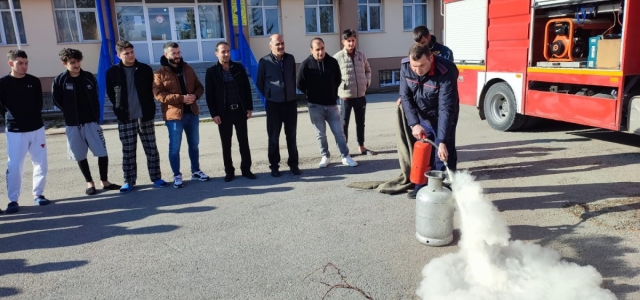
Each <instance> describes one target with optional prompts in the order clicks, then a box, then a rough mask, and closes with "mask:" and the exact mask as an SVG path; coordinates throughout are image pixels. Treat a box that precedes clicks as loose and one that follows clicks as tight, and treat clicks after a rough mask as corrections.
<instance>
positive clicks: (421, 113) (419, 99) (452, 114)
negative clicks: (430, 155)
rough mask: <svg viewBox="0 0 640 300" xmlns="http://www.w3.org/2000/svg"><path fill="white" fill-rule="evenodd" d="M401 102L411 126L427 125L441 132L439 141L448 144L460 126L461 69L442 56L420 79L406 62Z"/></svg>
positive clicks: (435, 58)
mask: <svg viewBox="0 0 640 300" xmlns="http://www.w3.org/2000/svg"><path fill="white" fill-rule="evenodd" d="M400 98H401V99H402V108H403V109H404V111H405V116H406V118H407V125H409V126H413V125H416V124H418V123H420V119H422V120H425V121H427V122H428V123H430V124H432V126H433V127H434V128H435V129H437V131H436V135H437V138H438V139H439V140H441V141H446V140H447V139H448V138H449V137H450V136H451V131H452V130H453V128H455V125H456V124H457V123H458V114H459V110H460V99H459V98H458V69H457V68H456V65H455V64H454V63H453V62H451V61H449V60H447V59H444V58H442V57H440V56H434V61H433V64H432V66H431V70H430V71H429V72H428V73H427V74H425V75H424V76H418V75H417V74H416V73H415V72H413V70H411V65H410V63H409V58H405V59H403V60H402V65H401V67H400Z"/></svg>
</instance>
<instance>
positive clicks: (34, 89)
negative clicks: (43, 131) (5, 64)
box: [0, 74, 44, 132]
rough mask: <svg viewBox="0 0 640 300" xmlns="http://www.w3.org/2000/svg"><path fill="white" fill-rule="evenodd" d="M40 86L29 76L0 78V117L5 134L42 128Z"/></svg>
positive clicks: (34, 78) (37, 80) (33, 77)
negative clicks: (5, 130) (4, 125)
mask: <svg viewBox="0 0 640 300" xmlns="http://www.w3.org/2000/svg"><path fill="white" fill-rule="evenodd" d="M42 106H43V102H42V84H41V83H40V79H38V77H35V76H33V75H30V74H25V75H24V77H22V78H15V77H13V76H11V75H10V74H9V75H5V76H4V77H2V78H0V115H2V117H3V118H4V120H5V123H6V124H7V132H31V131H34V130H38V129H40V128H42V126H44V123H43V122H42Z"/></svg>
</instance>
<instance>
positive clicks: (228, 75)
mask: <svg viewBox="0 0 640 300" xmlns="http://www.w3.org/2000/svg"><path fill="white" fill-rule="evenodd" d="M343 44H344V49H343V50H341V51H340V52H338V53H336V55H335V56H334V57H331V56H329V55H326V52H325V48H324V41H323V40H322V39H321V38H314V39H313V40H312V41H311V44H310V50H311V55H310V56H309V57H308V58H307V59H305V60H304V61H303V62H302V64H301V66H300V68H299V69H298V72H297V75H296V70H295V59H294V57H293V56H292V55H290V54H288V53H286V52H285V44H284V38H283V36H282V35H278V34H276V35H272V36H271V37H270V41H269V48H270V50H271V53H269V54H268V55H266V56H265V57H263V58H262V59H261V60H260V62H259V70H258V80H257V88H258V90H259V91H260V92H261V93H262V94H263V95H264V96H265V98H266V99H267V102H266V105H265V106H266V115H267V132H268V136H269V150H268V158H269V163H270V169H271V175H272V176H274V177H279V176H281V173H280V171H279V162H280V153H279V145H278V143H279V135H280V131H281V129H282V125H284V131H285V135H286V141H287V149H288V153H289V158H288V161H287V164H288V166H289V168H290V170H291V172H292V173H293V174H294V175H300V169H299V167H298V151H297V145H296V126H297V103H296V101H295V100H296V98H297V95H296V88H298V89H299V90H300V91H302V92H303V93H304V94H305V95H306V98H307V100H308V102H309V115H310V118H311V123H312V124H313V126H314V128H315V130H316V137H317V141H318V145H319V148H320V154H321V156H322V157H321V160H320V163H319V164H318V166H319V167H321V168H322V167H326V166H327V165H329V163H330V160H331V154H330V152H329V148H328V142H327V137H326V124H328V125H329V128H330V130H331V131H332V133H333V135H334V137H335V139H336V143H337V146H338V149H339V151H340V156H341V162H342V164H343V165H347V166H352V167H355V166H357V165H358V164H357V163H356V162H355V161H354V160H353V159H352V158H351V156H350V155H349V149H348V147H347V135H346V133H347V132H348V125H349V119H350V114H351V110H352V109H353V111H354V113H355V121H356V127H357V130H356V131H357V139H358V151H359V152H360V153H361V154H368V155H375V154H376V153H375V152H374V151H372V150H370V149H367V148H366V147H365V146H364V123H365V120H364V116H365V109H366V99H365V97H364V95H365V92H366V89H367V88H368V87H369V85H370V83H371V69H370V67H369V63H368V60H367V58H366V56H365V55H364V53H362V52H361V51H359V50H356V32H355V31H353V30H346V31H345V32H343ZM116 52H117V55H118V57H119V58H120V60H121V61H120V63H119V64H118V65H114V66H112V67H111V68H110V69H109V70H108V71H107V74H106V82H105V84H106V90H107V94H108V96H109V99H110V101H111V102H112V104H113V111H114V114H115V115H116V117H117V119H118V132H119V138H120V141H121V143H122V153H123V163H122V168H123V173H124V184H123V185H122V186H120V185H117V184H114V183H111V182H110V181H109V180H108V154H107V148H106V143H105V139H104V135H103V132H102V128H101V127H100V125H99V120H100V107H99V101H98V82H97V80H96V78H95V77H94V76H93V74H91V73H90V72H87V71H84V70H82V68H81V63H82V59H83V54H82V52H80V51H79V50H76V49H71V48H64V49H62V51H60V53H59V57H60V59H61V62H62V65H63V66H64V67H65V68H66V71H65V72H62V73H61V74H59V75H58V76H56V77H55V79H54V81H53V84H52V99H53V102H54V104H55V106H56V107H58V108H59V109H60V110H61V111H62V113H63V117H64V123H65V125H66V127H65V134H66V137H67V150H68V151H67V152H68V157H69V159H71V160H74V161H76V162H77V163H78V166H79V168H80V170H81V173H82V175H83V176H84V178H85V180H86V182H87V188H86V190H85V193H86V194H88V195H93V194H95V193H96V185H95V183H94V181H93V178H92V175H91V171H90V168H89V164H88V160H87V154H88V151H89V150H91V152H92V154H93V155H94V156H96V157H98V168H99V174H100V181H101V185H102V188H103V189H105V190H119V191H120V193H127V192H130V191H131V190H132V189H133V188H134V186H135V185H136V181H137V163H136V148H137V137H138V136H140V140H141V142H142V146H143V149H144V152H145V154H146V156H147V169H148V171H149V177H150V179H151V182H152V183H153V186H155V187H166V186H168V185H169V184H168V183H167V182H165V181H164V180H163V179H162V177H161V171H160V157H159V154H158V150H157V145H156V140H155V127H154V118H155V109H156V108H155V107H156V106H155V102H154V101H155V100H157V101H159V102H160V103H161V110H162V116H163V119H164V121H165V124H166V126H167V129H168V133H169V162H170V165H171V169H172V171H173V177H174V178H173V179H174V180H173V186H174V187H175V188H181V187H183V186H184V183H183V181H182V173H181V172H180V146H181V143H182V133H183V132H184V133H185V136H186V138H187V145H188V153H189V158H190V162H191V174H192V175H191V179H192V180H198V181H207V180H209V176H208V175H206V174H205V173H204V172H202V170H201V169H200V165H199V149H198V144H199V107H198V105H197V103H196V101H197V100H198V99H199V98H200V97H201V96H202V95H203V93H204V90H205V87H204V86H203V85H202V84H201V83H200V81H199V80H198V78H197V76H196V74H195V72H194V70H193V69H192V68H191V66H189V65H188V64H187V63H185V62H184V61H183V60H182V55H181V52H180V47H179V45H178V44H177V43H175V42H168V43H166V44H165V45H164V56H163V57H162V58H161V67H160V68H159V69H158V70H156V71H155V72H153V70H152V69H151V67H150V66H149V65H146V64H144V63H141V62H138V61H137V60H136V58H135V52H134V47H133V45H132V44H131V43H129V42H128V41H124V40H121V41H119V42H118V43H117V45H116ZM215 53H216V56H217V57H218V62H217V63H215V64H214V65H213V66H212V67H210V68H209V69H207V73H206V78H205V85H206V96H207V97H206V101H207V105H208V107H209V111H210V113H211V116H212V119H213V121H214V122H215V123H216V124H218V125H219V126H218V129H219V132H220V138H221V145H222V150H223V161H224V168H225V174H226V175H225V177H224V180H225V182H229V181H231V180H233V179H234V177H235V174H234V171H235V168H234V166H233V162H232V159H231V138H232V134H233V128H234V127H235V130H236V135H237V139H238V144H239V148H240V154H241V157H242V161H241V164H240V168H241V171H242V176H244V177H247V178H249V179H255V178H256V176H255V175H254V174H253V173H252V172H251V170H250V167H251V154H250V150H249V144H248V135H247V131H248V130H247V120H248V119H249V118H251V115H252V111H253V101H252V97H251V91H250V86H249V82H248V76H247V74H246V72H245V69H244V67H243V66H242V65H240V64H238V63H235V62H232V61H231V60H230V49H229V45H228V44H227V43H225V42H220V43H219V44H218V45H216V49H215ZM8 64H9V66H10V68H11V73H10V74H8V75H6V76H4V77H3V78H1V79H0V113H1V114H2V115H3V117H4V118H5V120H6V123H7V130H6V132H7V134H6V136H7V150H8V158H9V161H8V166H7V186H8V198H9V205H8V207H7V213H15V212H17V211H18V210H19V205H18V198H19V194H20V189H21V185H22V174H23V169H22V165H23V162H24V159H25V158H26V154H27V153H29V154H30V156H31V159H32V162H33V166H34V173H33V179H34V180H33V196H34V201H35V203H36V204H37V205H41V206H42V205H47V204H49V203H50V201H49V200H48V199H47V198H46V197H45V196H44V187H45V183H46V175H47V169H48V163H47V147H46V139H45V133H44V124H43V121H42V115H41V111H42V106H43V101H42V87H41V84H40V81H39V80H38V78H36V77H34V76H32V75H30V74H28V73H27V71H28V57H27V54H26V52H24V51H22V50H11V51H9V53H8ZM338 98H339V99H340V101H341V104H342V110H340V109H339V108H338V105H337V104H336V99H338ZM154 99H155V100H154ZM0 212H1V210H0Z"/></svg>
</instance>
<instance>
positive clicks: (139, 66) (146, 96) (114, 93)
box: [106, 60, 156, 122]
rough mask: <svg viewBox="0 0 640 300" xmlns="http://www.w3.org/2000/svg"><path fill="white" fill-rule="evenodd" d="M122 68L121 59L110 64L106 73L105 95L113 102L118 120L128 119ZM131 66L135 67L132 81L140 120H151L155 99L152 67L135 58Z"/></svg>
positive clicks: (124, 79) (153, 115)
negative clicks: (112, 64) (140, 112)
mask: <svg viewBox="0 0 640 300" xmlns="http://www.w3.org/2000/svg"><path fill="white" fill-rule="evenodd" d="M124 68H125V66H124V64H123V63H122V61H121V62H120V63H119V64H118V65H114V66H111V68H109V70H107V74H106V77H107V79H106V83H107V95H108V96H109V100H110V101H111V103H112V104H113V113H114V114H115V115H116V117H117V118H118V121H120V122H126V121H129V119H130V117H129V99H128V97H129V93H128V90H127V78H126V73H125V71H124ZM133 68H135V71H134V76H133V81H134V85H135V87H136V91H137V93H138V100H139V101H140V108H141V109H142V121H150V120H153V119H154V118H155V115H156V101H155V100H154V99H153V69H151V67H150V66H149V65H147V64H143V63H141V62H138V61H137V60H136V61H135V63H134V64H133Z"/></svg>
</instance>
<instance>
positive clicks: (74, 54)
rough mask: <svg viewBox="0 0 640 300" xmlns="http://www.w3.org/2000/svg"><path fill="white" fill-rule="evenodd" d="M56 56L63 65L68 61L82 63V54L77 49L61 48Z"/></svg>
mask: <svg viewBox="0 0 640 300" xmlns="http://www.w3.org/2000/svg"><path fill="white" fill-rule="evenodd" d="M58 56H60V60H61V61H62V62H65V63H66V62H68V61H69V60H70V59H75V60H78V61H82V52H80V50H78V49H72V48H63V49H62V50H60V53H58Z"/></svg>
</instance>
